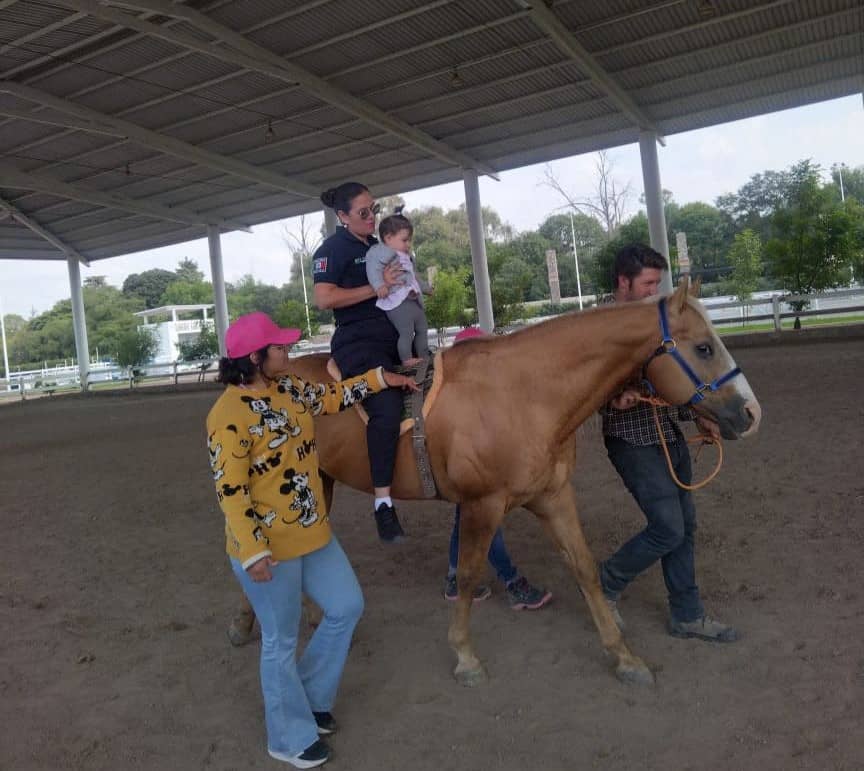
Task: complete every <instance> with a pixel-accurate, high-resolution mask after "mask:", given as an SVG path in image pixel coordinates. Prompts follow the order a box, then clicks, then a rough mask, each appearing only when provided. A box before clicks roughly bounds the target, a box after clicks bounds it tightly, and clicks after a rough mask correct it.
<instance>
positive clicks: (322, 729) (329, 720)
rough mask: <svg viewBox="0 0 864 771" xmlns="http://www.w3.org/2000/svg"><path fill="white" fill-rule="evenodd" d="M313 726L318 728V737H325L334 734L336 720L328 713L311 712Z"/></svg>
mask: <svg viewBox="0 0 864 771" xmlns="http://www.w3.org/2000/svg"><path fill="white" fill-rule="evenodd" d="M312 717H314V718H315V724H316V725H317V726H318V735H319V736H326V735H327V734H332V733H335V732H336V720H335V718H334V717H333V715H331V714H330V713H329V712H313V713H312Z"/></svg>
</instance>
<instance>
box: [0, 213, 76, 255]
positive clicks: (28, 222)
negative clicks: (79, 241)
mask: <svg viewBox="0 0 864 771" xmlns="http://www.w3.org/2000/svg"><path fill="white" fill-rule="evenodd" d="M0 211H2V212H6V213H7V214H8V215H9V216H10V217H11V218H12V219H13V220H15V221H16V222H18V223H19V224H21V225H23V226H24V227H25V228H28V229H29V230H32V231H33V232H34V233H35V234H36V235H37V236H39V237H40V238H43V239H44V240H45V241H47V242H48V243H49V244H51V246H54V247H56V248H57V249H59V250H60V251H61V252H62V253H63V254H65V255H66V256H67V257H73V258H74V259H76V260H78V262H83V263H84V264H85V265H86V266H87V267H88V268H89V267H90V261H89V260H88V259H87V258H86V257H84V255H82V254H81V253H80V252H78V251H77V250H76V249H74V248H73V247H71V246H69V244H67V243H65V242H64V241H62V240H61V239H60V238H58V237H57V236H56V235H54V233H52V232H51V231H50V230H48V228H46V227H43V226H42V225H40V224H39V223H38V222H36V220H34V219H33V218H32V217H29V216H27V215H26V214H24V212H22V211H21V210H20V209H19V208H17V207H16V206H13V205H12V204H11V203H9V202H8V201H6V200H4V199H3V198H0Z"/></svg>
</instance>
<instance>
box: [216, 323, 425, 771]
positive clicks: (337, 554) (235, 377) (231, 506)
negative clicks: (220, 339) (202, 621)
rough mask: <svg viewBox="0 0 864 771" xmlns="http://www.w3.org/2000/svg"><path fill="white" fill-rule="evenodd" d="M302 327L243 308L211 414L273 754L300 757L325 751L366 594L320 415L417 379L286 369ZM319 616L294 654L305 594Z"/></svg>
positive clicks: (298, 760) (310, 760) (309, 763)
mask: <svg viewBox="0 0 864 771" xmlns="http://www.w3.org/2000/svg"><path fill="white" fill-rule="evenodd" d="M299 339H300V330H299V329H280V328H279V327H278V326H276V324H274V323H273V321H272V320H271V319H270V318H269V317H268V316H267V315H266V314H264V313H251V314H248V315H246V316H241V317H240V318H239V319H237V321H235V322H234V323H233V324H232V325H231V326H230V327H229V328H228V331H227V333H226V335H225V345H226V348H227V356H225V357H223V358H222V359H221V360H220V362H219V381H220V382H222V383H224V384H225V386H226V388H225V391H224V392H223V393H222V395H221V396H220V397H219V398H218V399H217V400H216V403H215V404H214V405H213V408H212V409H211V410H210V413H209V415H208V416H207V435H208V439H207V444H208V450H209V453H210V469H211V472H212V475H213V480H214V482H215V485H216V495H217V498H218V500H219V505H220V506H221V508H222V511H223V513H224V515H225V535H226V549H227V552H228V555H229V559H230V562H231V568H232V570H233V571H234V575H235V576H236V577H237V580H238V581H239V583H240V585H241V587H242V588H243V591H244V593H245V594H246V597H247V598H248V600H249V602H250V603H251V605H252V607H253V608H254V610H255V614H256V616H257V617H258V620H259V622H260V624H261V662H260V669H261V689H262V692H263V697H264V716H265V722H266V726H267V749H268V752H269V753H270V755H271V756H272V757H273V758H275V759H277V760H282V761H285V762H287V763H290V764H291V765H294V766H296V767H297V768H312V767H314V766H319V765H321V764H322V763H325V762H326V761H327V760H328V759H329V757H330V748H329V746H328V745H327V743H326V742H325V741H323V740H321V739H319V734H320V735H323V734H331V733H333V731H334V730H335V729H336V722H335V720H334V719H333V715H332V714H331V712H330V710H331V709H332V707H333V702H334V700H335V698H336V691H337V689H338V687H339V681H340V680H341V677H342V670H343V668H344V665H345V660H346V658H347V656H348V649H349V646H350V644H351V636H352V633H353V631H354V627H355V626H356V624H357V621H358V620H359V618H360V615H361V614H362V612H363V594H362V592H361V591H360V586H359V584H358V583H357V578H356V577H355V575H354V571H353V570H352V568H351V564H350V563H349V562H348V559H347V558H346V556H345V553H344V552H343V551H342V547H341V546H340V545H339V542H338V541H337V540H336V537H335V536H334V535H333V533H332V532H331V529H330V521H329V516H328V513H327V506H326V501H325V499H324V494H323V489H322V484H321V477H320V475H319V473H318V453H317V450H316V449H315V425H314V423H313V417H314V416H316V415H325V414H327V413H333V412H338V411H339V410H343V409H345V408H346V407H348V406H350V405H352V404H354V403H355V402H356V401H360V400H362V399H363V398H365V397H366V396H367V395H370V394H374V393H380V392H382V391H383V390H385V389H387V388H388V387H389V386H393V387H397V386H398V387H406V388H409V389H414V388H416V386H414V384H413V381H412V380H411V379H410V378H408V377H406V376H405V375H397V374H394V373H391V372H385V371H383V370H382V368H380V367H378V368H377V369H370V370H369V371H368V372H366V373H364V374H362V375H360V376H356V377H352V378H348V379H347V380H343V381H341V382H338V383H327V384H319V383H306V382H304V381H303V380H301V379H300V378H298V377H296V376H294V375H292V374H290V369H291V366H290V362H289V360H288V350H289V349H290V347H291V345H292V344H293V343H295V342H297V340H299ZM303 594H306V595H308V596H309V597H310V598H311V599H312V600H313V601H314V602H315V603H316V604H317V605H318V606H319V607H321V609H322V610H323V614H324V615H323V618H322V620H321V623H320V624H319V626H318V628H317V629H316V630H315V633H314V634H313V635H312V638H311V639H310V640H309V643H308V644H307V645H306V648H305V650H304V652H303V655H302V657H301V658H300V660H299V662H298V661H297V658H296V652H297V638H298V635H299V626H300V613H301V600H302V595H303Z"/></svg>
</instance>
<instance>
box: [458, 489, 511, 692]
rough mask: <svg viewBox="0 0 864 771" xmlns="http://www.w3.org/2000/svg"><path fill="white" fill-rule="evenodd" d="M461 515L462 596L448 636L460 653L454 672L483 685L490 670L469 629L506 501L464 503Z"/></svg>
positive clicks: (460, 678)
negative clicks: (484, 666)
mask: <svg viewBox="0 0 864 771" xmlns="http://www.w3.org/2000/svg"><path fill="white" fill-rule="evenodd" d="M460 510H461V513H460V516H459V564H458V565H457V568H456V582H457V585H458V587H459V599H457V600H456V607H455V608H454V610H453V615H452V617H451V620H450V632H449V634H448V639H449V641H450V647H452V648H453V650H454V651H455V652H456V657H457V663H456V669H455V670H454V672H453V674H454V675H455V676H456V679H457V680H458V681H459V682H460V683H461V684H462V685H466V686H474V685H479V684H480V683H482V682H484V681H485V680H486V671H485V670H484V668H483V664H481V663H480V659H478V658H477V656H476V655H475V654H474V648H473V646H472V645H471V632H470V629H469V625H470V619H471V604H472V602H473V601H474V590H475V589H476V588H477V586H478V584H479V583H480V581H481V579H482V577H483V573H484V571H485V568H486V555H487V554H488V553H489V545H490V544H491V543H492V536H493V535H494V534H495V529H496V528H497V527H498V525H499V524H500V523H501V519H502V518H503V516H504V511H503V504H501V503H500V502H495V501H492V500H489V499H483V500H480V501H470V502H467V503H463V504H461V507H460Z"/></svg>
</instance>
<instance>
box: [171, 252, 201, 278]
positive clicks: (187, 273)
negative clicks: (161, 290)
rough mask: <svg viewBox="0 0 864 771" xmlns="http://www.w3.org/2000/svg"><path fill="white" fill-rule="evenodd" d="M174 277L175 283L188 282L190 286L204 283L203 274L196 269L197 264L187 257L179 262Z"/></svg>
mask: <svg viewBox="0 0 864 771" xmlns="http://www.w3.org/2000/svg"><path fill="white" fill-rule="evenodd" d="M174 275H175V276H176V278H175V281H188V282H189V283H190V284H200V283H203V281H204V274H203V273H202V272H201V269H200V268H199V267H198V263H197V262H195V260H190V259H189V258H188V257H184V258H183V259H182V260H180V262H179V263H178V264H177V268H176V270H175V271H174Z"/></svg>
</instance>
